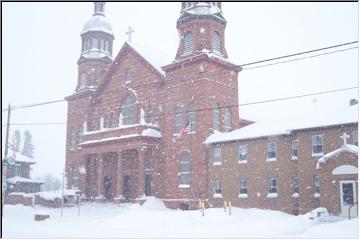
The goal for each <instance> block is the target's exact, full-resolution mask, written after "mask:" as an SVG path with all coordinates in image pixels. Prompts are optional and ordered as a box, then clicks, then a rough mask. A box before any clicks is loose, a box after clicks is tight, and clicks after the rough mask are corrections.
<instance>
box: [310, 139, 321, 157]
mask: <svg viewBox="0 0 360 240" xmlns="http://www.w3.org/2000/svg"><path fill="white" fill-rule="evenodd" d="M317 136H320V137H321V140H322V144H321V146H322V152H320V153H314V152H313V151H314V143H313V139H314V137H317ZM323 155H324V135H323V134H318V135H312V136H311V156H312V157H320V156H323Z"/></svg>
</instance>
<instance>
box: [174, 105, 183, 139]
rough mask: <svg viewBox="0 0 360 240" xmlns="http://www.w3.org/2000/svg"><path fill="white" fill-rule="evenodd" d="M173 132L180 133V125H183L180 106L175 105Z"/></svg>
mask: <svg viewBox="0 0 360 240" xmlns="http://www.w3.org/2000/svg"><path fill="white" fill-rule="evenodd" d="M174 119H175V133H180V131H181V129H182V127H183V114H182V111H181V107H180V106H179V105H177V106H176V107H175V116H174Z"/></svg>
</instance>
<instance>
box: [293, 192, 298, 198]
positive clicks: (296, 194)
mask: <svg viewBox="0 0 360 240" xmlns="http://www.w3.org/2000/svg"><path fill="white" fill-rule="evenodd" d="M299 195H300V194H299V193H297V192H295V193H293V194H292V195H291V196H292V197H293V198H299Z"/></svg>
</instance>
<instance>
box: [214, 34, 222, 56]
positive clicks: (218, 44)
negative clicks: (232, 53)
mask: <svg viewBox="0 0 360 240" xmlns="http://www.w3.org/2000/svg"><path fill="white" fill-rule="evenodd" d="M212 49H213V53H215V54H217V55H221V39H220V33H219V32H217V31H215V32H213V34H212Z"/></svg>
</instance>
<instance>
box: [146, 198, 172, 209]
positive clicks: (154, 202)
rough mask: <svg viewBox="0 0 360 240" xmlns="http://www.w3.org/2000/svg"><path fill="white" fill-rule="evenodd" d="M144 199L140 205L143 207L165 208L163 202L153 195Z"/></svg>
mask: <svg viewBox="0 0 360 240" xmlns="http://www.w3.org/2000/svg"><path fill="white" fill-rule="evenodd" d="M145 199H146V201H145V202H144V204H143V205H142V207H143V208H146V209H149V210H167V209H168V208H167V207H166V206H165V204H164V202H163V201H161V200H160V199H158V198H155V197H145Z"/></svg>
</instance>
